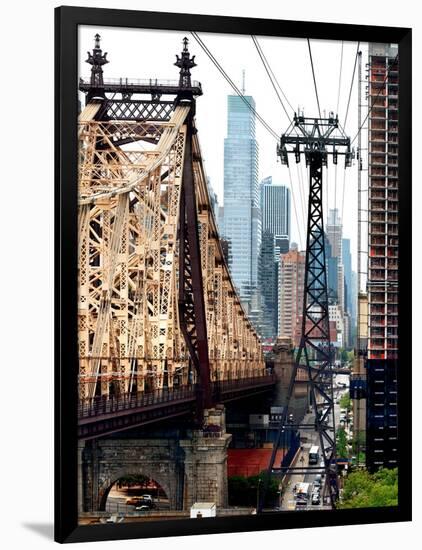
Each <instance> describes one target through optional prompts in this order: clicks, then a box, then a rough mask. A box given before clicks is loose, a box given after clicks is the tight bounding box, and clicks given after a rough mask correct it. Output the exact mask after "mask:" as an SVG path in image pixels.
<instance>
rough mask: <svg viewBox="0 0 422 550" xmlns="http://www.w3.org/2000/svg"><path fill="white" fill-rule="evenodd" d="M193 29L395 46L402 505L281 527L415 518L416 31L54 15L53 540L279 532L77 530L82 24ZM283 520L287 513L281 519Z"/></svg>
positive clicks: (218, 521) (263, 519) (88, 11)
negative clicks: (413, 263) (413, 114)
mask: <svg viewBox="0 0 422 550" xmlns="http://www.w3.org/2000/svg"><path fill="white" fill-rule="evenodd" d="M79 25H97V26H109V27H127V28H144V29H160V30H186V29H189V30H193V31H197V32H214V33H229V34H230V33H232V34H243V35H245V34H246V35H247V34H254V35H257V36H260V35H266V36H270V35H271V36H280V37H281V36H282V37H295V38H312V39H331V40H345V41H347V40H354V41H356V40H360V41H368V42H385V43H398V45H399V57H400V70H399V106H400V117H399V136H400V140H399V181H400V186H399V204H400V216H399V240H400V263H399V305H400V308H399V311H400V313H399V326H400V330H399V361H400V365H401V368H400V370H399V375H398V386H399V392H398V394H399V395H398V410H399V413H398V426H399V432H400V434H401V435H400V438H401V445H400V450H399V504H398V506H397V507H394V508H383V509H380V508H368V509H351V510H336V511H334V512H333V511H318V512H312V511H311V512H308V513H307V514H305V515H301V514H289V521H288V524H287V525H286V526H285V527H284V528H289V529H294V528H299V527H300V528H303V527H317V526H328V525H351V524H365V523H384V522H398V521H409V520H411V367H410V365H411V110H412V108H411V87H412V79H411V61H412V60H411V55H412V39H411V29H408V28H397V27H382V26H380V27H377V26H365V25H349V24H332V23H323V22H320V23H316V22H315V23H314V22H312V23H311V22H301V21H283V20H267V19H252V18H238V17H220V16H204V15H192V14H175V13H158V12H145V11H129V10H120V9H117V10H116V9H97V8H80V7H59V8H56V10H55V98H56V101H55V182H56V183H55V235H56V237H55V540H56V541H57V542H61V543H63V542H83V541H100V540H117V539H132V538H146V537H168V536H176V535H177V536H179V535H194V534H212V533H227V532H241V531H259V530H268V529H280V512H279V513H274V514H265V515H257V516H250V517H248V519H247V521H245V519H244V518H243V517H240V516H239V517H230V518H212V519H205V518H204V519H199V520H196V521H193V522H192V521H190V520H188V519H187V520H173V521H169V522H150V523H139V524H136V523H131V524H124V523H123V524H113V525H92V526H78V522H77V453H76V449H77V373H78V348H77V309H76V304H77V215H76V213H77V128H76V120H77V114H78V101H77V99H78V98H77V89H78V80H77V79H78V70H77V67H78V65H77V64H78V26H79ZM281 514H282V513H281Z"/></svg>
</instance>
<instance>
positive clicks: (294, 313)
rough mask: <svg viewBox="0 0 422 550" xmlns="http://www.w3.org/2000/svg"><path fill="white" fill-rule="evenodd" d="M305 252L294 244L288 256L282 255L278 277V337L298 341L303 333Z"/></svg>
mask: <svg viewBox="0 0 422 550" xmlns="http://www.w3.org/2000/svg"><path fill="white" fill-rule="evenodd" d="M304 281H305V252H299V251H298V249H297V245H296V244H294V243H292V245H291V247H290V250H289V252H287V254H281V256H280V264H279V277H278V302H279V314H278V335H279V336H281V337H288V338H291V339H292V340H293V341H297V337H298V336H300V333H301V328H302V326H301V321H302V312H303V287H304Z"/></svg>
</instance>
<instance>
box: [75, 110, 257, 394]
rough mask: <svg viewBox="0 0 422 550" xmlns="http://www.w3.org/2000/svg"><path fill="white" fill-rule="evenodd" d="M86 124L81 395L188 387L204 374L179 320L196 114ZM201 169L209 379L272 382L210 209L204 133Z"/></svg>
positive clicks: (197, 165)
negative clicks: (186, 188)
mask: <svg viewBox="0 0 422 550" xmlns="http://www.w3.org/2000/svg"><path fill="white" fill-rule="evenodd" d="M100 109H101V105H100V104H99V103H88V104H87V106H86V107H85V109H84V110H83V112H82V113H81V115H80V118H79V140H80V147H79V155H80V163H79V311H78V313H79V317H78V318H79V327H78V329H79V357H80V367H79V375H80V380H79V387H80V397H81V398H82V399H84V398H90V397H93V396H94V395H99V394H101V395H109V394H110V393H119V394H121V393H127V392H130V391H137V392H139V391H144V390H150V389H157V388H162V387H165V386H168V387H170V388H171V387H173V386H175V385H179V386H180V385H187V384H189V383H192V382H195V381H196V376H197V373H196V372H195V371H194V370H192V369H191V368H190V367H189V350H188V348H187V346H186V342H185V339H184V337H183V334H182V331H181V329H180V322H179V311H178V283H179V261H178V258H179V230H180V220H179V212H180V198H181V190H182V186H183V181H182V180H183V162H184V155H185V146H186V136H187V117H188V114H189V109H190V107H189V106H188V105H185V106H184V105H179V106H177V107H175V108H174V110H173V112H172V115H171V117H170V119H169V120H166V121H157V120H155V121H148V120H144V121H139V120H135V121H131V120H117V119H113V120H96V118H98V113H99V111H100ZM192 153H193V154H192V164H193V176H194V185H195V192H196V205H197V215H198V225H199V241H200V257H201V268H202V278H203V289H204V301H205V313H206V325H207V326H206V328H207V337H208V350H209V363H210V371H211V380H212V381H216V380H221V381H222V380H228V379H235V378H246V377H249V376H256V375H260V374H264V373H265V366H264V361H263V357H262V351H261V346H260V342H259V339H258V336H257V334H256V332H255V330H254V328H253V326H252V325H251V323H250V321H249V320H248V319H247V317H246V314H245V312H244V311H243V309H242V307H241V305H240V302H239V298H238V296H237V294H236V291H235V289H234V286H233V283H232V281H231V278H230V274H229V271H228V268H227V265H226V263H225V260H224V256H223V251H222V247H221V244H220V240H219V237H218V231H217V226H216V222H215V219H214V216H213V212H212V208H211V206H210V199H209V195H208V189H207V183H206V176H205V172H204V167H203V163H202V156H201V150H200V145H199V140H198V134H197V133H196V132H194V133H193V136H192Z"/></svg>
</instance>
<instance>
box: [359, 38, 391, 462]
mask: <svg viewBox="0 0 422 550" xmlns="http://www.w3.org/2000/svg"><path fill="white" fill-rule="evenodd" d="M397 51H398V49H397V46H395V45H388V44H369V89H368V92H369V100H370V104H371V105H372V109H371V111H370V112H369V131H368V139H369V143H368V151H369V155H368V161H369V181H368V186H369V196H368V215H369V221H368V281H367V290H368V331H369V333H368V351H367V353H368V355H367V362H366V367H367V368H366V372H367V425H366V429H367V431H366V463H367V467H368V468H369V469H370V470H375V469H378V468H380V467H382V466H384V467H395V466H397V460H398V431H397V366H398V365H397V360H398V244H399V243H398V215H399V209H398V156H397V155H398V63H397V60H396V56H397Z"/></svg>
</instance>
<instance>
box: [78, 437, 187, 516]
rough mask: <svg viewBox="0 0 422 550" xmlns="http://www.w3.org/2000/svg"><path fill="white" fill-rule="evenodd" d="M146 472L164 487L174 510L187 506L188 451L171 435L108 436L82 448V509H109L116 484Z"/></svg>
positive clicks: (146, 474)
mask: <svg viewBox="0 0 422 550" xmlns="http://www.w3.org/2000/svg"><path fill="white" fill-rule="evenodd" d="M131 474H142V475H145V476H148V477H150V478H152V479H154V480H155V481H156V482H157V483H158V484H159V485H160V486H161V487H162V489H163V490H164V492H165V493H166V495H167V497H168V499H169V504H170V508H171V509H172V510H182V509H183V505H184V503H183V489H184V484H185V483H184V476H185V473H184V452H183V449H181V447H180V446H179V445H178V441H176V440H171V439H130V440H129V439H128V440H125V439H107V440H98V441H95V442H87V443H86V445H85V446H83V447H82V448H81V478H82V479H81V481H82V484H81V493H82V494H81V497H82V498H81V500H80V507H81V509H82V510H81V511H85V512H90V511H97V510H105V506H106V501H107V497H108V494H109V492H110V489H111V487H112V486H113V484H114V483H115V482H116V481H117V480H118V479H119V478H121V477H123V476H125V475H131Z"/></svg>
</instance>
